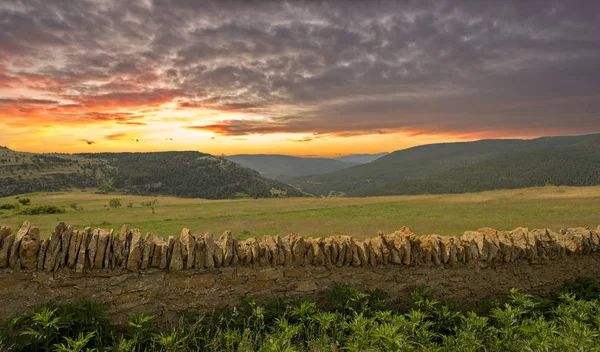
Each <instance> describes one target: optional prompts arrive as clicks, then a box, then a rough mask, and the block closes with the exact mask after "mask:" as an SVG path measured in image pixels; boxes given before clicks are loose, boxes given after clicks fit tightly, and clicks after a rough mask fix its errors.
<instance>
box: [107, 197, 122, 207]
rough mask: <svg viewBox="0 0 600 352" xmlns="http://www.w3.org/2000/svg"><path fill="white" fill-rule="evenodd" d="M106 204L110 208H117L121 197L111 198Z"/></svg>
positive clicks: (119, 205)
mask: <svg viewBox="0 0 600 352" xmlns="http://www.w3.org/2000/svg"><path fill="white" fill-rule="evenodd" d="M108 206H109V207H110V208H112V209H117V208H120V207H121V198H111V199H110V200H109V201H108Z"/></svg>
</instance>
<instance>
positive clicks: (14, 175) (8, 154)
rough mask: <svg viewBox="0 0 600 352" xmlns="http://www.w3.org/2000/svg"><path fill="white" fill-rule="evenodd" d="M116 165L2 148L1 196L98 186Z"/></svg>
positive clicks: (0, 159) (67, 155)
mask: <svg viewBox="0 0 600 352" xmlns="http://www.w3.org/2000/svg"><path fill="white" fill-rule="evenodd" d="M113 172H114V170H113V168H112V167H111V166H110V165H109V164H108V163H107V162H105V161H104V160H96V159H87V158H84V157H82V156H77V155H69V154H55V153H53V154H35V153H23V152H16V151H13V150H10V149H8V148H5V147H0V197H3V196H9V195H14V194H20V193H29V192H37V191H56V190H60V189H64V188H71V187H73V188H89V187H93V188H97V187H101V186H102V185H104V184H105V182H106V180H107V178H108V176H109V175H110V174H112V173H113Z"/></svg>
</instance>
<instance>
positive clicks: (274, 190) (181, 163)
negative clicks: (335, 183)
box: [81, 151, 304, 199]
mask: <svg viewBox="0 0 600 352" xmlns="http://www.w3.org/2000/svg"><path fill="white" fill-rule="evenodd" d="M81 156H84V157H86V158H92V159H102V160H106V161H107V162H108V163H109V164H110V165H111V166H113V167H114V168H115V170H117V171H116V172H114V173H113V174H112V186H113V187H114V188H115V189H120V190H126V191H127V192H129V193H132V194H142V195H151V194H167V195H174V196H177V197H190V198H192V197H193V198H207V199H226V198H244V197H251V198H271V197H299V196H303V195H304V194H303V192H302V191H300V190H298V189H296V188H294V187H291V186H289V185H286V184H284V183H281V182H277V181H274V180H270V179H266V178H264V177H262V176H261V175H260V174H259V173H258V172H256V171H254V170H250V169H248V168H245V167H242V166H240V165H237V164H235V163H233V162H230V161H228V160H225V159H223V158H217V157H214V156H212V155H210V154H204V153H200V152H193V151H186V152H154V153H98V154H81Z"/></svg>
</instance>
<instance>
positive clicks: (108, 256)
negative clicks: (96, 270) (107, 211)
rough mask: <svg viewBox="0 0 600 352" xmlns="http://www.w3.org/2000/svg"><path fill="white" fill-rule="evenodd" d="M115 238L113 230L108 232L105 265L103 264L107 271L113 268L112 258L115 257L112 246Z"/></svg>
mask: <svg viewBox="0 0 600 352" xmlns="http://www.w3.org/2000/svg"><path fill="white" fill-rule="evenodd" d="M114 236H115V234H114V231H113V230H112V229H110V231H109V232H108V239H107V242H106V250H105V251H104V263H102V265H103V267H104V268H105V269H110V268H111V262H112V257H113V248H112V244H113V237H114Z"/></svg>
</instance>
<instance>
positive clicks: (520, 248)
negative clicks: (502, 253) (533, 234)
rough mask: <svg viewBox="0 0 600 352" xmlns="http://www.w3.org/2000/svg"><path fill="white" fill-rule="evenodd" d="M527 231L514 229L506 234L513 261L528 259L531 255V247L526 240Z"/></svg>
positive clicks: (520, 228) (525, 229)
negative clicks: (511, 246)
mask: <svg viewBox="0 0 600 352" xmlns="http://www.w3.org/2000/svg"><path fill="white" fill-rule="evenodd" d="M528 233H529V229H527V228H522V227H519V228H516V229H514V230H513V231H510V232H509V233H508V236H509V237H510V239H511V242H512V245H513V257H514V258H513V261H516V260H519V259H530V258H531V255H532V253H533V252H532V250H531V245H530V244H529V241H528V239H527V234H528Z"/></svg>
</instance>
